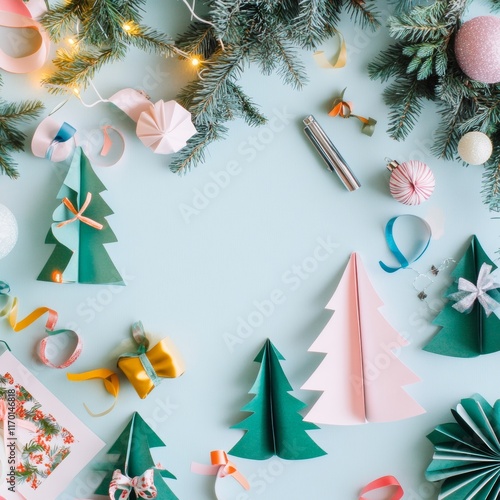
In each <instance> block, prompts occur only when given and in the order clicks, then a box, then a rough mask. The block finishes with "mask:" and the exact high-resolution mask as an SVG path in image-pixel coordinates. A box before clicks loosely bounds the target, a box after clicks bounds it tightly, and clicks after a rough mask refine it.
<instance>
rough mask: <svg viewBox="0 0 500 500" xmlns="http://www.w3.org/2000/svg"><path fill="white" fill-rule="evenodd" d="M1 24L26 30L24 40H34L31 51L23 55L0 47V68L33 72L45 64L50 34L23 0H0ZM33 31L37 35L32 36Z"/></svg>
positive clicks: (9, 70)
mask: <svg viewBox="0 0 500 500" xmlns="http://www.w3.org/2000/svg"><path fill="white" fill-rule="evenodd" d="M0 26H4V27H6V28H13V29H17V30H18V31H19V32H20V33H23V32H24V34H25V36H24V37H23V38H24V40H25V41H30V42H32V43H31V45H32V51H31V53H30V54H28V55H26V56H22V57H14V56H10V55H9V54H7V53H5V52H4V51H3V50H1V49H0V68H2V69H4V70H5V71H8V72H10V73H31V72H32V71H36V70H38V69H40V68H41V67H42V66H43V65H44V64H45V61H46V60H47V57H48V55H49V50H50V39H49V35H48V34H47V32H46V31H45V30H44V29H43V26H42V25H41V24H40V23H39V22H37V21H35V20H34V19H33V17H32V15H31V12H30V11H29V9H28V7H26V6H25V4H24V2H23V1H22V0H1V1H0ZM33 32H35V33H36V36H32V34H31V33H33Z"/></svg>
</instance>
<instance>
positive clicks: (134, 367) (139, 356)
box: [117, 321, 184, 399]
mask: <svg viewBox="0 0 500 500" xmlns="http://www.w3.org/2000/svg"><path fill="white" fill-rule="evenodd" d="M132 331H133V334H134V338H135V340H136V341H137V343H138V344H139V347H138V350H137V352H135V353H126V354H122V355H121V356H120V357H119V358H118V362H117V365H118V367H119V368H120V369H121V370H122V372H123V373H124V374H125V376H126V377H127V378H128V380H129V381H130V383H131V384H132V385H133V386H134V388H135V390H136V391H137V394H138V395H139V397H140V398H141V399H144V398H145V397H146V396H147V395H148V394H149V393H150V392H151V391H152V390H153V389H154V388H155V387H156V386H157V385H158V384H159V383H160V382H161V381H162V379H164V378H176V377H179V376H180V375H182V374H183V373H184V363H183V361H182V357H181V355H180V353H179V351H178V350H177V348H176V347H175V345H174V344H173V342H172V341H171V340H170V339H169V338H168V337H167V338H164V339H163V340H161V341H160V342H158V344H156V345H155V346H154V347H152V348H151V349H149V351H146V349H147V347H148V345H149V341H148V340H147V338H146V337H145V334H144V330H143V327H142V323H141V322H140V321H138V322H137V323H135V324H134V325H133V327H132Z"/></svg>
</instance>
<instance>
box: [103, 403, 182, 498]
mask: <svg viewBox="0 0 500 500" xmlns="http://www.w3.org/2000/svg"><path fill="white" fill-rule="evenodd" d="M160 446H165V443H164V442H163V441H162V440H161V439H160V438H159V437H158V436H157V434H156V433H155V432H154V431H153V430H152V429H151V427H149V425H148V424H146V422H144V420H143V419H142V417H141V416H140V415H139V414H138V413H137V412H135V413H134V414H133V415H132V418H131V420H130V422H129V423H128V424H127V427H125V429H124V431H123V432H122V433H121V434H120V436H119V437H118V439H117V440H116V441H115V442H114V443H113V445H112V446H111V448H110V449H109V450H108V455H117V456H118V458H117V459H116V460H113V462H112V464H111V466H110V467H109V466H107V468H106V470H108V469H110V468H111V470H108V473H107V474H106V476H105V477H104V479H103V480H102V482H101V484H100V485H99V487H98V488H97V489H96V490H95V493H96V495H106V496H109V484H110V482H111V479H112V476H113V472H114V471H115V470H116V469H119V470H120V471H121V472H122V473H123V474H124V475H127V476H128V477H130V478H134V477H137V476H140V475H142V474H144V472H146V470H148V469H151V468H154V483H155V486H156V489H157V491H158V494H157V497H156V498H158V499H159V500H160V499H161V500H176V499H177V497H176V496H175V495H174V494H173V493H172V490H171V489H170V488H169V487H168V486H167V484H166V483H165V481H164V480H163V478H164V477H166V478H170V479H176V477H175V476H174V475H173V474H172V473H170V472H169V471H168V470H166V469H157V468H155V467H156V466H155V463H154V461H153V458H152V456H151V452H150V448H158V447H160ZM117 494H118V492H117ZM129 498H130V500H137V495H136V494H135V492H134V491H132V492H131V493H130V497H129Z"/></svg>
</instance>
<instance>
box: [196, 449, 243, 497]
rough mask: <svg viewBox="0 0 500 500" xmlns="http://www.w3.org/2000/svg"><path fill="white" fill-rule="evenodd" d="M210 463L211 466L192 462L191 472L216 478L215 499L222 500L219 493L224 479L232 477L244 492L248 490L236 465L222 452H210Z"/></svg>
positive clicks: (221, 495)
mask: <svg viewBox="0 0 500 500" xmlns="http://www.w3.org/2000/svg"><path fill="white" fill-rule="evenodd" d="M210 461H211V463H212V465H204V464H199V463H197V462H193V463H192V464H191V472H194V473H195V474H203V475H205V476H217V479H216V480H215V497H216V498H217V499H218V500H222V498H223V494H222V492H221V486H220V484H221V482H222V479H224V478H226V477H233V478H234V479H235V480H236V481H237V482H238V483H239V484H240V485H241V487H243V488H245V490H249V489H250V484H249V483H248V481H247V479H246V478H245V476H243V474H242V473H241V472H240V471H239V470H238V468H237V467H236V465H235V464H234V463H233V462H231V461H230V460H229V458H228V456H227V454H226V452H225V451H223V450H214V451H211V452H210Z"/></svg>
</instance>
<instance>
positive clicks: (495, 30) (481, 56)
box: [455, 16, 500, 83]
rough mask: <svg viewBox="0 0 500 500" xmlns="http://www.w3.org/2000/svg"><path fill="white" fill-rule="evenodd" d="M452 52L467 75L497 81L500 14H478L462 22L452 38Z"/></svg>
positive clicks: (499, 57) (479, 79) (485, 81)
mask: <svg viewBox="0 0 500 500" xmlns="http://www.w3.org/2000/svg"><path fill="white" fill-rule="evenodd" d="M455 56H456V58H457V62H458V65H459V66H460V68H461V70H462V71H463V72H464V73H465V74H466V75H467V76H468V77H469V78H472V79H473V80H477V81H478V82H481V83H498V82H500V18H498V17H495V16H479V17H475V18H474V19H471V20H470V21H467V22H465V23H464V24H463V25H462V27H461V28H460V29H459V30H458V33H457V36H456V38H455Z"/></svg>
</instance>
